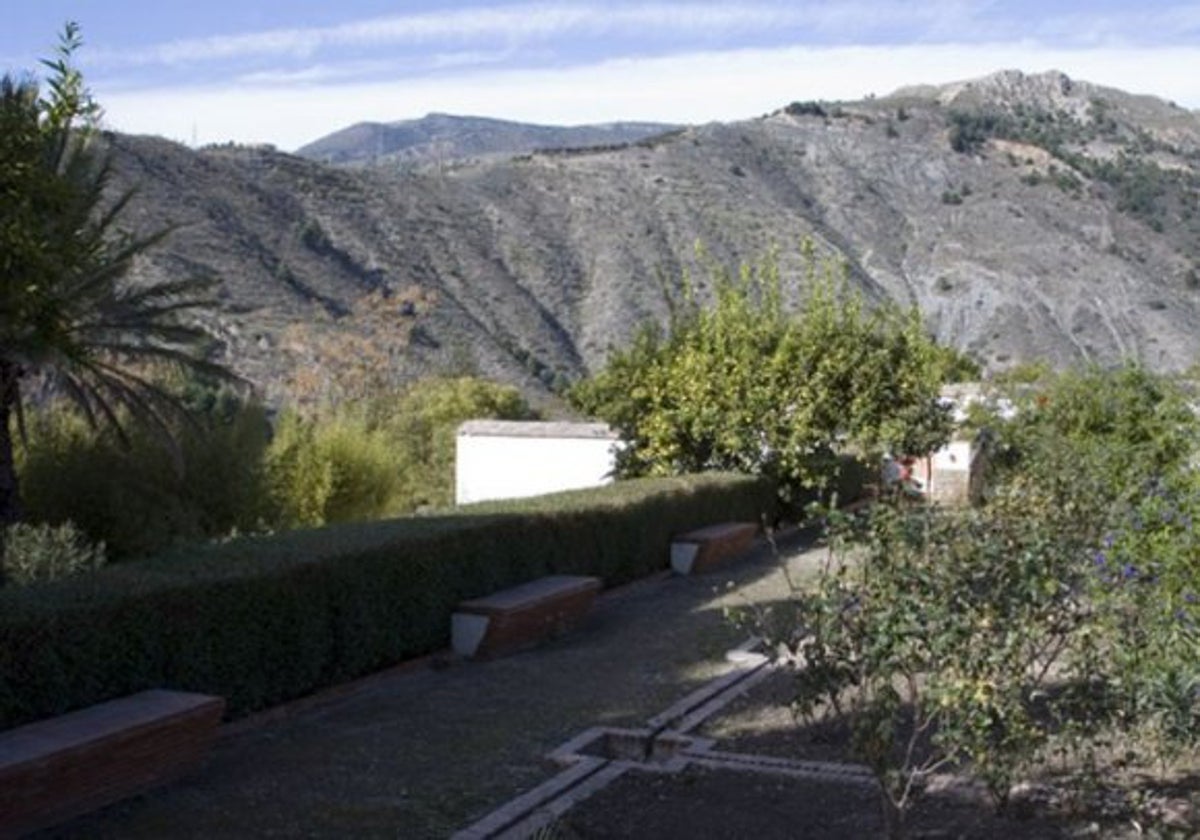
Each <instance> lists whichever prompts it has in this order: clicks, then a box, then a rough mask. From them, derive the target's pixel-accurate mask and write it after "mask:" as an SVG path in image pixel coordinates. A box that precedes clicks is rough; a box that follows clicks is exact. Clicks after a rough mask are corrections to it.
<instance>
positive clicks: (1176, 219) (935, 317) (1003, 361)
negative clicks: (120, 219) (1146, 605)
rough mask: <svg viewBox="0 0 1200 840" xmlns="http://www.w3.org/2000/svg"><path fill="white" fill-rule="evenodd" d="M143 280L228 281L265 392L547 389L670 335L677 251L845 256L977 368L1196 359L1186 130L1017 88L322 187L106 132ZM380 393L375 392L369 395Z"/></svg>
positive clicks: (221, 320)
mask: <svg viewBox="0 0 1200 840" xmlns="http://www.w3.org/2000/svg"><path fill="white" fill-rule="evenodd" d="M112 142H113V143H114V144H115V147H116V150H117V154H118V163H119V168H120V171H121V173H122V177H124V178H127V179H131V180H132V181H135V182H137V183H139V184H140V185H141V193H140V197H139V200H138V202H137V208H136V212H137V213H138V214H139V215H140V219H141V222H140V223H141V224H144V225H146V226H153V225H154V224H158V223H161V222H162V221H164V220H170V221H174V222H177V223H181V224H182V225H183V227H181V229H180V230H179V231H177V232H176V233H175V234H174V235H173V236H172V237H171V239H170V240H169V241H168V243H167V244H166V245H165V246H164V247H162V248H161V249H160V250H159V251H158V252H157V253H155V254H154V255H152V256H150V257H148V258H147V260H146V261H145V264H144V265H143V267H142V270H143V271H145V272H149V273H158V274H171V275H175V274H178V273H181V272H200V273H204V274H215V275H218V276H220V277H222V278H223V280H224V285H223V291H222V309H221V311H220V312H219V313H218V314H217V315H216V316H215V318H214V324H213V325H214V328H216V329H217V330H218V332H219V334H220V336H221V337H222V338H223V340H224V341H225V343H226V349H227V352H228V353H229V355H230V357H231V358H232V360H233V362H234V364H235V365H236V366H238V367H239V368H240V369H241V370H243V371H244V372H246V374H247V375H249V376H250V377H251V378H252V379H254V380H256V381H258V382H259V383H260V384H263V385H264V386H265V387H266V388H267V390H268V392H270V393H271V394H273V395H277V394H279V393H281V390H282V389H284V388H285V387H286V388H288V389H291V390H292V391H304V390H305V389H308V391H307V392H308V393H318V392H321V389H326V390H327V389H329V388H331V387H336V386H337V385H338V384H339V382H342V383H344V382H345V381H346V379H347V378H348V377H351V374H353V375H354V376H360V375H361V376H363V377H368V378H370V377H375V379H380V378H382V379H388V378H403V377H407V376H414V375H419V374H422V373H428V372H431V371H448V370H463V369H471V370H478V371H479V372H481V373H483V374H485V375H489V376H492V377H496V378H499V379H502V380H506V381H511V382H515V383H518V384H520V385H521V386H522V387H523V388H524V389H525V390H526V391H527V392H528V393H530V394H538V393H545V392H546V391H547V389H552V388H555V387H559V386H561V385H563V384H564V383H566V382H569V381H571V380H573V379H575V378H577V377H579V376H581V375H583V374H585V373H586V372H588V371H590V370H594V369H596V368H597V367H598V366H600V365H602V364H603V362H604V359H605V358H606V354H607V353H608V351H609V349H610V348H611V347H613V346H616V345H620V344H622V343H623V342H625V341H627V340H628V338H629V337H630V336H631V335H632V334H633V332H634V331H635V329H636V328H637V326H638V325H639V324H640V323H642V322H644V321H646V320H648V319H658V320H660V321H661V320H664V319H665V317H666V313H667V306H666V303H665V300H664V297H663V291H662V290H663V286H664V284H666V285H668V286H670V285H672V284H677V283H678V282H679V278H680V276H681V272H683V271H685V270H686V271H690V272H692V273H693V276H694V277H695V278H697V279H698V280H700V281H701V282H700V288H701V291H702V292H703V290H704V283H703V277H704V271H703V270H702V268H701V267H700V266H699V265H698V261H697V258H696V255H695V250H694V246H695V244H696V242H697V241H700V242H703V243H704V245H705V248H706V249H707V251H708V252H709V254H711V255H712V256H714V257H715V258H717V259H719V260H723V261H730V262H732V261H737V260H747V259H754V258H757V257H758V256H760V255H762V254H763V253H764V252H766V251H767V250H768V249H770V248H771V247H772V246H778V247H779V248H780V249H781V263H782V266H783V268H784V270H785V273H787V274H788V276H789V278H790V279H789V282H790V283H792V284H793V288H795V287H796V286H798V285H799V283H800V282H801V281H800V279H799V276H798V275H799V274H800V271H799V266H798V258H797V256H796V254H797V248H796V247H795V245H796V243H797V242H798V241H799V240H800V239H801V238H802V237H805V236H808V237H812V238H813V239H814V240H815V241H816V242H817V244H818V247H819V249H820V250H822V251H824V252H826V253H837V254H841V255H842V256H844V258H845V259H846V261H847V262H848V264H849V267H850V271H851V275H852V277H853V278H854V281H855V282H856V283H858V284H859V285H860V286H861V287H862V288H863V289H865V290H866V292H867V293H868V295H870V296H872V297H874V298H884V297H886V298H891V299H895V300H898V301H901V302H903V303H906V304H909V303H911V304H916V305H918V306H920V308H921V310H922V312H923V313H924V316H925V318H926V321H927V323H928V326H929V328H930V329H931V330H932V331H933V332H934V333H935V334H936V335H937V337H938V338H939V339H941V340H943V341H945V342H948V343H951V344H953V345H955V346H957V347H960V348H962V349H964V350H967V351H969V352H970V353H972V354H973V355H975V356H976V357H977V358H978V359H979V360H980V361H981V362H982V363H983V364H984V365H985V366H986V367H988V368H992V369H1000V368H1004V367H1007V366H1011V365H1013V364H1015V363H1017V362H1020V361H1025V360H1033V359H1046V360H1049V361H1050V362H1052V363H1054V364H1056V365H1062V364H1067V363H1070V362H1073V361H1079V360H1094V361H1098V362H1101V363H1105V362H1112V361H1114V360H1117V359H1119V358H1121V357H1135V358H1138V359H1141V360H1143V361H1144V362H1145V363H1146V364H1148V365H1150V366H1152V367H1154V368H1157V369H1164V370H1169V369H1182V368H1186V367H1188V366H1190V365H1192V364H1193V363H1194V362H1195V361H1196V360H1197V358H1198V351H1200V328H1198V327H1200V200H1198V196H1200V116H1198V115H1197V114H1196V113H1193V112H1190V111H1187V110H1184V109H1181V108H1178V107H1176V106H1174V105H1172V104H1170V103H1166V102H1162V101H1160V100H1157V99H1153V98H1149V97H1138V96H1131V95H1128V94H1125V93H1122V92H1120V91H1117V90H1111V89H1105V88H1100V87H1096V86H1093V85H1090V84H1087V83H1084V82H1078V81H1073V80H1071V79H1068V78H1067V77H1065V76H1063V75H1062V74H1059V73H1045V74H1040V75H1023V74H1021V73H1017V72H1014V71H1007V72H1002V73H998V74H995V75H993V76H990V77H987V78H985V79H980V80H976V81H972V82H963V83H957V84H953V85H946V86H942V87H927V88H914V89H907V90H902V91H899V92H897V93H896V94H894V95H892V96H889V97H886V98H878V99H871V100H867V101H862V102H853V103H840V104H831V103H815V102H808V103H804V102H796V103H792V104H791V105H789V106H788V107H786V108H784V109H781V110H780V111H778V112H776V113H773V114H770V115H767V116H765V117H762V118H760V119H755V120H751V121H747V122H740V123H732V124H715V123H714V124H710V125H704V126H696V127H689V128H686V129H679V130H676V131H674V132H670V133H667V134H664V135H658V136H655V137H651V138H647V139H644V140H640V141H637V142H632V143H625V144H618V145H611V144H610V145H608V146H606V147H604V148H599V149H583V150H574V151H542V152H536V153H532V154H525V155H519V156H516V157H511V158H506V159H498V160H482V161H480V160H468V161H458V162H454V161H448V160H443V161H441V162H440V163H439V164H438V165H427V166H423V167H420V166H419V167H416V168H413V169H410V170H405V171H398V170H396V169H394V168H387V167H382V168H381V167H370V168H362V167H354V168H338V167H331V166H328V165H324V164H320V163H317V162H314V161H311V160H307V159H304V158H301V157H297V156H290V155H285V154H280V153H276V152H272V151H269V150H262V149H238V148H214V149H209V150H203V151H199V152H194V151H190V150H188V149H186V148H184V147H182V146H178V145H175V144H172V143H169V142H166V141H162V140H156V139H148V138H138V137H124V136H116V137H114V138H113V139H112ZM372 381H374V380H372Z"/></svg>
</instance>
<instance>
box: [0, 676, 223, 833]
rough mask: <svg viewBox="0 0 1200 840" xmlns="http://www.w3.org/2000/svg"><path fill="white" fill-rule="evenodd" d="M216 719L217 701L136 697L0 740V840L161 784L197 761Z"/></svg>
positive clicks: (169, 695) (169, 694)
mask: <svg viewBox="0 0 1200 840" xmlns="http://www.w3.org/2000/svg"><path fill="white" fill-rule="evenodd" d="M224 711H225V701H224V700H223V699H221V698H220V697H208V696H206V695H203V694H185V693H182V692H178V691H143V692H142V693H140V694H133V695H130V696H129V697H123V698H121V699H119V700H111V701H109V702H107V703H100V704H98V705H96V706H90V707H88V708H86V709H81V710H79V711H77V712H71V713H70V714H66V715H62V716H60V717H56V718H51V719H49V720H43V721H38V722H37V723H31V724H28V725H26V726H21V727H17V728H16V729H10V730H8V731H6V732H0V837H14V836H19V835H21V834H24V833H27V832H30V831H34V830H36V829H40V828H48V827H50V826H53V825H57V824H58V823H62V822H65V821H66V820H68V819H70V818H72V817H77V816H80V815H81V814H86V813H88V812H89V811H93V810H95V809H97V808H101V807H103V806H105V805H109V804H111V803H113V802H117V801H119V800H121V799H125V798H127V797H129V796H132V795H134V794H136V793H140V792H142V791H144V790H147V789H148V788H152V787H155V786H157V785H159V784H162V783H163V782H165V781H169V780H170V779H172V778H174V777H175V776H177V775H179V774H181V773H183V772H184V771H186V770H187V769H189V768H190V767H192V766H193V765H194V764H196V763H198V762H199V760H200V759H201V758H202V757H203V755H204V753H205V751H206V750H207V749H208V747H209V746H210V745H211V743H212V740H213V738H214V737H215V736H216V733H217V724H218V723H220V720H221V715H222V714H223V713H224Z"/></svg>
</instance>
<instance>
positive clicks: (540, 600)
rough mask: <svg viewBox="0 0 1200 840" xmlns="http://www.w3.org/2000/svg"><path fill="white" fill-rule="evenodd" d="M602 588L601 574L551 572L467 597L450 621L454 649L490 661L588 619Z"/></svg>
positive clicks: (456, 651)
mask: <svg viewBox="0 0 1200 840" xmlns="http://www.w3.org/2000/svg"><path fill="white" fill-rule="evenodd" d="M600 588H601V581H600V578H595V577H582V576H576V575H551V576H549V577H544V578H539V579H538V580H535V581H530V582H529V583H523V584H521V585H520V586H514V587H512V588H511V589H505V590H502V591H500V592H495V593H493V594H491V595H488V596H487V597H485V598H475V599H473V600H470V601H463V602H462V603H461V604H459V605H458V610H457V612H455V613H454V615H453V616H451V620H450V621H451V639H452V645H453V647H454V652H455V653H457V654H459V655H460V656H465V657H469V658H472V659H487V658H490V657H493V656H498V655H501V654H505V653H512V652H513V651H516V650H520V649H522V648H526V647H530V646H532V645H535V644H537V643H538V642H540V641H542V640H543V639H545V638H547V637H550V636H555V635H559V634H561V633H564V632H566V631H567V630H568V629H570V627H571V626H572V625H574V624H575V623H577V622H578V621H579V620H580V619H581V618H583V616H584V614H586V613H587V611H588V609H589V608H590V607H591V606H592V602H593V601H594V600H595V599H596V593H597V592H599V591H600Z"/></svg>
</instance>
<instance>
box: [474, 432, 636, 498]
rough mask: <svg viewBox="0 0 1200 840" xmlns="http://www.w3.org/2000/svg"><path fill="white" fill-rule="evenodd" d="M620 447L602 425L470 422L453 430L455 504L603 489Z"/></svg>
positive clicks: (611, 473) (615, 438)
mask: <svg viewBox="0 0 1200 840" xmlns="http://www.w3.org/2000/svg"><path fill="white" fill-rule="evenodd" d="M619 443H620V439H619V438H618V436H617V433H616V432H614V431H613V430H612V429H610V428H609V427H608V426H606V425H604V424H603V423H539V422H523V421H512V420H469V421H467V422H466V423H463V424H462V425H461V426H459V427H458V437H457V441H456V454H455V461H454V489H455V493H454V496H455V499H454V500H455V502H456V503H457V504H460V505H462V504H468V503H470V502H483V501H488V500H492V499H519V498H523V497H525V496H538V495H541V494H543V493H554V492H557V491H559V490H578V489H581V488H584V487H597V486H599V485H601V484H608V483H609V482H610V481H612V479H613V470H614V468H615V466H616V452H617V447H618V446H619Z"/></svg>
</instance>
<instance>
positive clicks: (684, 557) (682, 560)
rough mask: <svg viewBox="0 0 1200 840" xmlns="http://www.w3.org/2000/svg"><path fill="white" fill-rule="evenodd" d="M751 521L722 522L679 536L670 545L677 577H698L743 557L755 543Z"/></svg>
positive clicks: (753, 526) (755, 532)
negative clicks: (740, 555)
mask: <svg viewBox="0 0 1200 840" xmlns="http://www.w3.org/2000/svg"><path fill="white" fill-rule="evenodd" d="M757 533H758V526H757V525H755V524H754V523H753V522H725V523H722V524H720V525H710V526H708V527H707V528H700V529H699V530H696V531H689V532H688V533H686V534H681V535H680V536H678V537H675V539H674V540H673V541H672V542H671V568H672V569H673V570H674V571H675V573H676V574H680V575H700V574H704V573H705V572H709V571H712V570H713V569H715V568H716V567H717V566H720V565H721V564H722V563H724V562H725V561H726V560H728V559H730V558H732V557H737V556H738V555H739V554H744V553H745V552H746V551H748V550H749V548H750V546H751V545H753V544H754V537H755V535H756V534H757Z"/></svg>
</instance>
